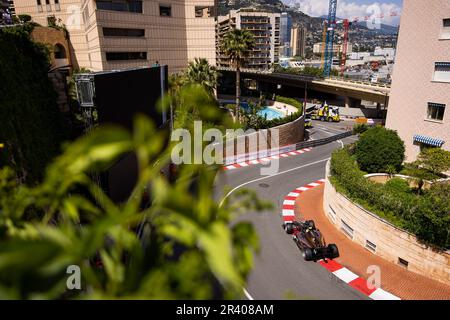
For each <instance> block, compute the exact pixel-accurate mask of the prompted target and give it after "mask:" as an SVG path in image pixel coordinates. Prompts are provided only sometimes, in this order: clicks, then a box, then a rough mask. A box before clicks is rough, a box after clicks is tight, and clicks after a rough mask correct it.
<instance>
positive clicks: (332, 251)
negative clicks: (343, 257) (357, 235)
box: [328, 243, 339, 259]
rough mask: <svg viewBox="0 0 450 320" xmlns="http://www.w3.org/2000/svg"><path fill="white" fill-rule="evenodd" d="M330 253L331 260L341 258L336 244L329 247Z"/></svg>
mask: <svg viewBox="0 0 450 320" xmlns="http://www.w3.org/2000/svg"><path fill="white" fill-rule="evenodd" d="M328 252H329V253H330V257H329V258H330V259H336V258H338V257H339V249H338V247H337V245H335V244H334V243H331V244H329V245H328Z"/></svg>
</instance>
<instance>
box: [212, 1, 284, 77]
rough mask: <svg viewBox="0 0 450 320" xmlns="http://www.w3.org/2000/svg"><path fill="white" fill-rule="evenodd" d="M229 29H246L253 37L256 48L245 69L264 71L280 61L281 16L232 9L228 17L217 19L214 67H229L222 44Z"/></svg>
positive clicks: (246, 62)
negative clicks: (215, 64)
mask: <svg viewBox="0 0 450 320" xmlns="http://www.w3.org/2000/svg"><path fill="white" fill-rule="evenodd" d="M232 29H245V30H248V31H250V32H251V33H252V34H253V36H254V38H255V47H254V48H253V50H252V52H251V54H250V56H249V57H248V58H247V59H246V61H245V64H244V68H252V69H260V70H267V69H270V67H271V66H272V64H273V63H277V62H278V60H279V46H280V14H279V13H268V12H257V11H251V10H243V9H240V10H231V11H230V13H229V15H227V16H220V17H218V18H217V25H216V56H217V65H218V66H220V67H230V66H231V62H230V59H229V58H228V57H227V56H226V55H225V54H224V53H223V50H222V48H221V42H222V39H223V37H224V36H225V34H226V33H227V32H228V31H230V30H232Z"/></svg>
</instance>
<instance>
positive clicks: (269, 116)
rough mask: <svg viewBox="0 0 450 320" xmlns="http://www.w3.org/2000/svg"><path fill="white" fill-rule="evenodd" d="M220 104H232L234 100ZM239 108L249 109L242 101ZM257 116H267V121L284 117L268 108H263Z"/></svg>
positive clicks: (282, 114) (279, 112)
mask: <svg viewBox="0 0 450 320" xmlns="http://www.w3.org/2000/svg"><path fill="white" fill-rule="evenodd" d="M221 103H222V104H234V103H235V101H234V100H226V101H222V102H221ZM241 107H242V108H243V109H244V110H248V108H249V107H250V106H249V105H248V103H247V102H245V101H243V102H241ZM258 114H259V115H260V116H261V117H265V116H266V115H267V120H273V119H276V118H283V117H284V113H283V112H281V111H278V110H275V109H271V108H269V107H264V109H262V110H261V111H260V112H258Z"/></svg>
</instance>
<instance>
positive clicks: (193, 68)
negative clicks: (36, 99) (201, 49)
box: [185, 58, 218, 94]
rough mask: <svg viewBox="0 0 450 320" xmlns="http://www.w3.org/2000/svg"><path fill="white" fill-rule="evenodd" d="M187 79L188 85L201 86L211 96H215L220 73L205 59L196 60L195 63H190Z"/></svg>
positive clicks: (186, 72) (186, 74)
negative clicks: (195, 84)
mask: <svg viewBox="0 0 450 320" xmlns="http://www.w3.org/2000/svg"><path fill="white" fill-rule="evenodd" d="M185 77H186V81H187V82H188V83H197V84H200V85H201V86H203V87H204V88H205V89H206V91H207V92H208V93H210V94H213V93H214V90H215V89H216V86H217V78H218V73H217V71H216V68H215V67H213V66H211V65H210V64H209V62H208V60H206V59H205V58H195V60H194V61H190V62H189V65H188V67H187V69H186V71H185Z"/></svg>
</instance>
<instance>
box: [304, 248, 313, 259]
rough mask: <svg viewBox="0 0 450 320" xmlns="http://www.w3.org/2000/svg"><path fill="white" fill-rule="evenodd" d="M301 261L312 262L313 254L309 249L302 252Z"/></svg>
mask: <svg viewBox="0 0 450 320" xmlns="http://www.w3.org/2000/svg"><path fill="white" fill-rule="evenodd" d="M303 259H305V261H313V260H314V252H313V251H312V250H311V249H310V248H305V249H304V250H303Z"/></svg>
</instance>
